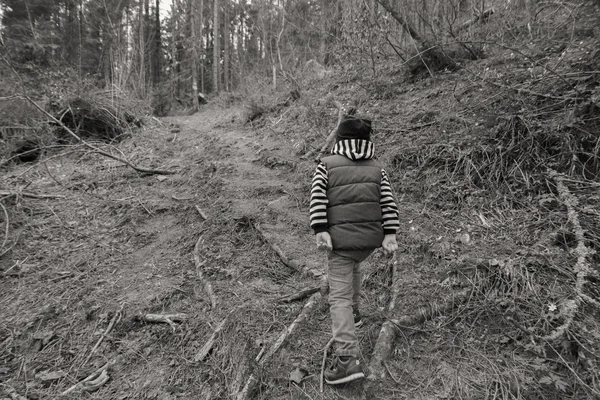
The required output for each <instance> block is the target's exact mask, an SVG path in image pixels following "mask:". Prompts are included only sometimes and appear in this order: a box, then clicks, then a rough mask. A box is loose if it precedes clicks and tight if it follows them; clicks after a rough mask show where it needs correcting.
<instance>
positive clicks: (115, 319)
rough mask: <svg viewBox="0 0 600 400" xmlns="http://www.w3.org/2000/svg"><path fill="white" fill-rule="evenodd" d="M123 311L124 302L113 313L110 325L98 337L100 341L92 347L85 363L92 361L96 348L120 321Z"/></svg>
mask: <svg viewBox="0 0 600 400" xmlns="http://www.w3.org/2000/svg"><path fill="white" fill-rule="evenodd" d="M122 311H123V304H121V307H120V308H119V311H117V312H116V313H115V315H113V317H112V319H111V320H110V323H109V324H108V327H106V330H105V331H104V333H102V335H101V336H100V339H98V341H97V342H96V344H95V345H94V347H93V348H92V351H90V354H89V355H88V356H87V358H86V359H85V361H84V362H83V365H85V364H87V363H88V361H90V358H92V356H93V355H94V353H95V352H96V350H97V349H98V347H100V344H101V343H102V341H103V340H104V338H105V337H106V336H107V335H108V334H109V333H110V331H112V329H113V328H114V326H115V325H116V324H117V322H119V321H120V320H121V316H122V314H121V312H122Z"/></svg>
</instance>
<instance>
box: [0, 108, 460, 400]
mask: <svg viewBox="0 0 600 400" xmlns="http://www.w3.org/2000/svg"><path fill="white" fill-rule="evenodd" d="M240 120H241V110H238V109H229V110H221V109H218V108H216V107H208V108H206V109H204V110H203V111H202V112H200V113H198V114H196V115H194V116H190V117H177V118H170V119H164V120H163V121H162V124H163V125H162V126H159V127H157V128H155V129H147V130H146V131H145V132H143V133H140V134H139V136H136V137H134V138H133V139H131V140H128V141H126V142H125V143H123V144H122V145H121V149H122V151H123V152H124V153H125V154H127V155H129V156H130V157H131V159H132V161H134V162H136V163H138V164H141V165H146V166H155V167H158V166H160V167H161V168H170V169H176V170H178V173H177V174H175V175H169V176H140V175H138V174H136V173H135V172H133V171H131V170H130V169H127V168H124V167H122V166H120V165H118V164H116V163H115V162H113V161H112V160H107V159H105V158H101V157H99V156H97V155H94V154H86V155H84V156H83V157H80V158H67V159H65V158H55V159H50V160H48V161H47V162H46V163H45V165H38V166H34V167H33V168H30V167H28V166H23V167H21V168H17V169H16V170H15V171H12V172H11V173H10V174H9V175H8V176H6V177H5V181H4V182H5V183H7V184H10V185H11V186H18V185H22V186H25V185H28V186H29V187H28V190H31V191H34V192H37V193H49V194H55V195H58V196H64V197H63V198H60V199H49V200H39V199H25V198H19V199H17V200H16V201H17V202H18V207H16V208H15V211H11V220H13V221H17V223H16V224H13V226H14V228H13V229H16V231H15V232H14V233H15V234H16V235H18V236H19V242H18V243H19V244H18V245H17V246H15V248H14V250H13V253H12V254H11V258H10V259H7V258H5V259H2V260H1V261H2V264H1V265H0V267H1V268H2V270H4V271H9V272H8V273H6V272H5V274H4V276H5V280H4V281H3V282H2V291H3V292H4V293H6V295H4V296H2V297H1V299H0V301H1V304H0V306H1V307H2V308H3V309H4V310H6V311H5V315H4V317H5V318H4V321H6V329H5V330H3V333H2V334H3V336H2V337H0V342H2V343H7V346H8V347H7V348H10V349H13V350H12V351H9V352H8V353H3V355H2V357H3V358H2V361H4V362H5V364H6V365H7V367H6V368H5V369H0V374H2V377H4V378H6V379H5V380H6V382H8V384H9V385H11V387H14V388H15V389H16V390H18V391H19V392H20V393H28V394H31V395H36V394H37V395H38V396H39V397H40V398H52V397H54V396H56V395H57V394H59V393H61V392H62V391H64V390H65V389H66V388H68V387H69V386H71V385H72V384H74V383H76V382H77V381H79V380H81V379H83V378H84V377H86V376H88V375H89V374H90V373H91V372H92V371H93V370H94V369H96V368H98V367H99V366H101V365H103V364H104V363H105V362H106V361H110V360H112V361H114V362H115V366H114V367H113V368H112V369H111V380H110V381H109V382H110V383H109V384H107V385H105V386H103V387H102V388H101V389H100V390H98V391H97V392H94V393H91V394H86V395H85V396H87V397H89V398H102V399H109V398H110V399H125V398H132V399H146V398H147V399H171V398H194V399H196V398H198V399H217V398H236V397H237V395H238V393H239V392H240V391H241V390H242V388H243V387H244V385H245V384H246V382H247V381H248V379H249V376H250V374H252V375H253V376H254V377H255V378H256V385H253V388H254V390H253V392H252V396H253V398H256V399H267V398H269V399H271V398H276V399H279V398H292V399H296V398H298V399H305V398H359V397H360V393H361V392H362V385H363V383H362V382H356V383H352V384H349V385H346V386H343V387H340V388H335V389H332V388H328V387H326V390H325V392H324V393H320V392H319V378H318V377H319V373H320V369H321V358H322V351H323V348H324V346H325V345H326V343H327V342H328V340H329V338H330V327H329V323H330V322H329V315H328V306H327V304H326V301H325V299H320V300H319V301H318V303H317V306H316V308H315V310H313V311H312V312H311V313H310V315H309V316H308V319H307V320H306V321H304V322H303V323H302V324H300V325H299V326H298V328H297V330H296V331H295V332H294V334H293V335H292V336H291V337H290V338H289V339H288V340H287V341H286V342H285V344H284V345H283V346H282V347H281V349H280V350H279V351H278V352H276V353H275V354H274V355H273V356H272V357H271V358H270V359H269V360H266V361H265V362H264V364H260V365H257V363H256V359H257V356H258V355H259V354H260V353H261V352H262V353H264V352H265V350H264V349H268V348H269V347H270V346H271V345H272V343H273V342H275V340H276V339H277V338H278V337H279V336H280V335H281V334H282V332H285V331H286V329H287V327H288V326H289V325H290V324H291V322H292V321H294V319H295V318H296V317H297V316H298V314H299V313H300V312H301V310H302V307H303V305H304V303H305V302H306V300H301V301H298V302H293V303H283V302H281V301H280V299H281V298H282V297H285V296H287V295H290V294H294V293H297V292H300V291H301V290H303V289H306V288H311V287H318V286H319V285H320V281H319V277H320V276H321V275H322V273H323V267H324V263H325V255H324V254H323V253H320V252H317V251H316V249H315V246H314V243H313V240H314V238H313V235H312V233H311V231H310V229H309V227H308V194H309V189H310V180H311V178H312V173H313V169H314V163H312V162H306V161H305V162H300V161H299V159H298V158H297V157H296V156H294V155H293V146H292V143H291V142H289V141H286V139H285V138H283V139H282V138H277V137H275V136H267V134H265V133H264V132H263V133H261V132H262V131H260V130H257V131H254V130H252V129H251V128H249V127H242V126H241V124H240V123H239V121H240ZM262 135H265V136H262ZM46 168H47V169H46ZM402 209H403V212H402V216H401V220H402V222H403V226H405V227H408V226H410V227H411V228H410V229H412V230H413V231H414V233H413V234H410V235H406V236H403V237H401V238H400V239H401V240H400V243H401V246H402V248H403V249H404V251H403V252H401V253H400V257H399V262H400V263H401V265H402V268H403V271H404V272H403V274H404V276H403V291H402V293H401V294H400V297H399V299H398V300H399V304H402V310H410V309H415V308H416V305H418V304H422V303H425V302H427V301H430V300H434V299H435V298H439V297H441V296H443V295H444V293H443V290H440V288H439V287H438V286H437V281H436V280H433V279H431V275H432V270H433V267H434V266H435V265H436V262H435V261H430V260H429V261H428V260H427V259H418V253H417V256H416V255H415V253H414V252H408V251H407V250H406V249H408V248H409V247H410V246H414V245H415V243H418V242H419V241H420V240H421V239H422V238H426V237H427V234H425V233H422V232H421V229H422V228H421V227H422V226H426V225H427V221H433V220H435V215H426V214H424V213H423V209H422V207H421V206H420V205H418V204H412V205H410V206H408V205H404V206H403V208H402ZM199 210H201V211H202V213H203V214H204V216H206V217H207V219H206V220H204V218H203V216H202V215H200V212H199ZM430 223H432V222H430ZM257 227H259V229H257ZM449 229H450V228H449ZM409 232H410V231H409ZM265 236H266V238H267V239H268V241H269V243H270V244H268V243H266V242H265ZM197 242H199V243H198V244H199V245H198V246H196V245H197ZM272 245H275V246H276V247H279V248H280V249H281V251H282V253H283V254H284V255H285V256H286V257H287V258H288V263H289V264H294V265H297V266H298V265H299V266H300V267H301V268H305V269H306V270H307V271H308V273H306V274H300V273H298V272H297V271H294V270H292V269H290V268H288V267H286V266H285V265H284V264H283V263H282V260H281V259H280V257H279V256H278V254H277V253H276V252H275V251H274V250H273V246H272ZM196 247H197V248H198V249H199V251H198V254H197V258H198V260H199V261H200V265H196V263H195V262H194V248H196ZM364 270H365V284H364V287H365V291H364V293H363V299H364V306H363V313H364V314H365V321H366V326H365V328H363V329H361V331H360V341H361V347H362V350H363V358H364V361H365V362H368V361H369V357H370V354H371V351H372V349H373V346H374V343H375V341H376V340H377V337H378V334H379V328H380V326H381V324H382V322H383V321H384V309H385V307H386V306H387V304H388V302H389V284H390V275H389V270H388V265H387V263H386V260H385V259H384V258H383V257H382V255H381V254H379V253H376V254H375V255H374V256H373V257H371V259H370V260H369V261H368V262H366V263H365V265H364ZM199 271H201V272H202V274H203V276H204V277H205V278H206V279H207V280H208V281H209V282H210V283H211V285H212V288H213V289H214V292H215V296H216V299H217V307H216V308H214V309H213V308H211V301H210V299H209V298H208V295H207V293H206V291H205V290H204V288H203V287H202V285H201V281H200V280H199ZM121 306H122V307H123V311H122V315H121V317H120V318H118V319H117V321H118V322H117V323H116V324H115V326H114V328H113V329H112V330H111V331H110V332H109V333H106V334H105V335H104V339H103V340H102V341H101V342H102V343H101V344H100V345H99V346H98V347H97V349H96V350H95V351H94V353H91V349H92V348H93V347H94V344H95V343H96V342H97V340H98V337H99V335H100V336H101V335H102V332H105V330H106V327H107V326H108V325H109V322H110V321H111V319H112V318H113V316H114V315H115V312H117V310H119V309H120V307H121ZM146 313H159V314H170V313H186V314H187V315H188V320H187V321H186V322H184V323H183V324H181V325H178V326H177V327H170V326H169V325H167V324H148V323H145V322H144V321H143V320H142V319H141V317H142V316H143V315H145V314H146ZM219 325H221V326H222V330H221V331H220V332H221V333H220V334H219V335H217V337H216V341H215V344H214V346H213V349H212V352H211V353H210V354H209V355H208V357H206V358H205V359H204V360H202V361H195V360H194V358H195V357H196V355H197V354H198V352H199V351H200V349H201V348H202V347H203V346H204V345H205V343H206V342H207V341H208V340H209V338H210V337H211V335H212V333H213V332H214V330H215V329H216V327H217V326H219ZM8 332H10V334H9V333H8ZM14 349H20V350H18V351H17V350H14ZM398 354H399V355H400V356H402V354H403V353H398ZM296 368H302V369H304V370H306V371H307V373H308V377H307V378H306V379H305V380H304V381H303V383H302V384H301V385H299V386H296V385H290V384H289V380H288V379H289V375H290V373H291V372H292V371H293V370H294V369H296ZM390 368H391V373H396V374H398V373H400V372H402V371H403V370H404V364H402V363H398V364H391V367H390ZM390 390H391V392H389V393H386V392H385V391H384V392H383V394H382V396H383V397H382V398H399V397H397V396H398V391H397V389H394V385H392V386H391V389H390ZM70 396H72V397H71V398H81V397H79V396H82V394H81V393H79V392H78V391H75V392H74V393H73V394H71V395H70ZM390 396H391V397H390ZM408 396H409V398H420V397H419V395H417V394H415V393H414V391H413V393H412V394H410V393H409V395H408ZM411 396H412V397H411ZM423 398H426V397H423Z"/></svg>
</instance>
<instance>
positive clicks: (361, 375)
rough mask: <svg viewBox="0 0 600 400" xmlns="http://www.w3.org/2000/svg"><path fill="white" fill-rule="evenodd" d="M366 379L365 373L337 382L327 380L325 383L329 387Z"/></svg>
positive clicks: (358, 373)
mask: <svg viewBox="0 0 600 400" xmlns="http://www.w3.org/2000/svg"><path fill="white" fill-rule="evenodd" d="M364 377H365V374H364V373H363V372H357V373H355V374H352V375H348V376H345V377H343V378H341V379H338V380H336V381H329V380H327V378H325V382H326V383H327V384H328V385H339V384H340V383H346V382H351V381H355V380H357V379H361V378H364Z"/></svg>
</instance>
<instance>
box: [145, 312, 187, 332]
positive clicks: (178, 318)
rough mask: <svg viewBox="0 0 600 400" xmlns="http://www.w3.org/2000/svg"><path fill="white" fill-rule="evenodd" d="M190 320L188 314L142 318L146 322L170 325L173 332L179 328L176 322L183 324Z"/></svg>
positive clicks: (153, 315) (150, 315) (151, 315)
mask: <svg viewBox="0 0 600 400" xmlns="http://www.w3.org/2000/svg"><path fill="white" fill-rule="evenodd" d="M187 318H188V316H187V314H183V313H179V314H146V315H144V316H143V317H142V320H143V321H146V322H158V323H165V324H169V325H170V326H171V328H173V330H175V328H176V327H177V325H176V324H175V322H183V321H185V320H186V319H187Z"/></svg>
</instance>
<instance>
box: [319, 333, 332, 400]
mask: <svg viewBox="0 0 600 400" xmlns="http://www.w3.org/2000/svg"><path fill="white" fill-rule="evenodd" d="M333 342H334V340H333V338H331V339H329V342H327V344H326V345H325V348H324V349H323V361H321V377H320V380H319V391H320V392H321V393H323V380H324V378H325V362H326V361H327V352H329V349H330V348H331V345H332V344H333Z"/></svg>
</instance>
